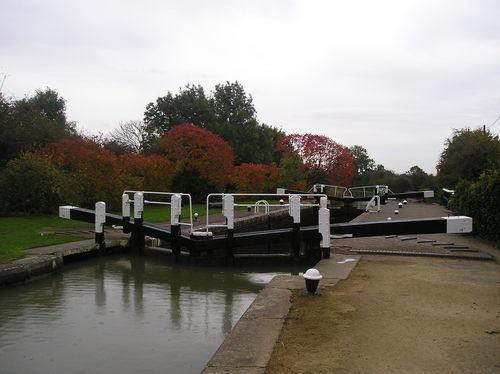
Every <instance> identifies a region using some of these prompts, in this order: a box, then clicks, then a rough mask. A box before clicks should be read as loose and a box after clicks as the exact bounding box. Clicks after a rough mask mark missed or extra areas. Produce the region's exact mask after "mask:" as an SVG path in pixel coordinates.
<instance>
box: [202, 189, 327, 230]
mask: <svg viewBox="0 0 500 374" xmlns="http://www.w3.org/2000/svg"><path fill="white" fill-rule="evenodd" d="M214 197H220V198H221V200H222V215H223V216H224V217H226V220H227V222H226V223H225V224H221V223H213V224H212V223H210V214H208V213H209V209H210V203H211V201H210V200H211V199H213V198H214ZM235 197H250V198H253V197H267V198H270V197H274V198H275V199H283V198H285V199H287V200H288V202H286V201H283V202H281V201H280V202H279V203H277V204H270V203H269V202H268V201H267V200H258V201H257V202H255V203H250V204H249V203H235V202H234V198H235ZM301 197H306V198H310V197H319V198H321V197H325V198H327V196H326V195H325V194H323V193H321V194H310V193H303V194H287V193H285V194H280V193H230V194H225V193H211V194H208V195H207V202H206V204H207V207H206V209H207V216H206V225H205V231H206V233H207V234H208V232H209V230H210V228H213V227H225V228H227V229H233V228H234V208H235V207H238V206H239V207H253V208H254V210H256V209H258V206H259V205H260V206H262V205H264V206H265V210H266V212H267V213H268V212H269V210H270V208H271V207H288V209H289V213H290V216H292V217H293V219H294V222H296V223H300V208H301V207H311V206H318V207H319V206H320V205H319V204H310V203H301V202H300V198H301ZM264 201H265V203H263V202H264ZM259 202H260V204H257V203H259Z"/></svg>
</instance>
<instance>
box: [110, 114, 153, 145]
mask: <svg viewBox="0 0 500 374" xmlns="http://www.w3.org/2000/svg"><path fill="white" fill-rule="evenodd" d="M146 139H147V132H146V129H145V126H144V123H143V122H142V121H128V122H122V123H120V125H119V126H118V128H117V129H115V130H114V131H112V132H111V134H110V135H109V137H108V140H107V142H106V143H108V144H110V145H115V149H119V148H117V147H116V146H120V147H121V149H123V150H128V151H129V152H127V153H143V152H144V150H145V146H146Z"/></svg>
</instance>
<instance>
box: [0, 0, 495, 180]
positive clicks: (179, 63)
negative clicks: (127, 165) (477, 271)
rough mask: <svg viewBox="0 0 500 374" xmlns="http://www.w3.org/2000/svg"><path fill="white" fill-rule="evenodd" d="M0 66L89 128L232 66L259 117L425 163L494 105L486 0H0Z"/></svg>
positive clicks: (378, 156)
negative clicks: (54, 94)
mask: <svg viewBox="0 0 500 374" xmlns="http://www.w3.org/2000/svg"><path fill="white" fill-rule="evenodd" d="M0 72H3V73H7V74H8V76H7V79H6V81H5V84H4V86H3V90H2V92H3V93H4V94H7V95H12V96H15V97H17V98H20V97H23V96H24V95H26V94H33V93H34V91H35V90H36V89H37V88H45V87H47V86H48V87H51V88H54V89H56V90H57V91H58V92H59V93H60V94H61V95H62V96H63V97H64V98H65V99H66V104H67V113H68V116H69V118H70V119H71V120H74V121H76V122H77V123H78V125H79V126H80V127H81V128H84V129H86V130H88V131H89V132H93V133H97V132H103V133H106V132H108V131H110V130H111V129H113V128H114V127H116V126H117V125H118V124H119V123H120V122H121V121H127V120H131V119H142V115H143V113H144V109H145V107H146V105H147V104H148V103H149V102H151V101H154V100H155V99H156V98H157V97H158V96H163V95H165V94H166V93H167V91H177V90H178V88H179V87H180V86H185V85H186V84H188V83H196V84H197V83H199V84H201V85H203V86H204V87H205V89H206V90H207V91H210V90H212V89H213V86H214V85H215V84H216V83H220V82H225V81H235V80H238V81H239V82H240V83H242V84H243V86H244V87H245V90H246V91H247V92H248V93H250V94H251V95H252V96H253V99H254V104H255V107H256V109H257V112H258V117H259V120H260V121H262V122H265V123H267V124H270V125H274V126H278V127H280V128H282V129H283V130H285V131H286V132H287V133H295V132H300V133H305V132H311V133H317V134H322V135H327V136H330V137H332V138H333V139H334V140H336V141H337V142H339V143H342V144H344V145H347V146H350V145H353V144H360V145H363V146H364V147H365V148H367V150H368V152H369V154H370V155H371V156H372V158H374V159H375V161H376V162H378V163H382V164H383V165H385V166H386V167H387V168H390V169H393V170H396V171H399V172H403V171H406V170H408V169H409V168H410V167H411V166H413V165H420V166H421V167H423V168H424V169H425V170H426V171H428V172H433V173H434V172H435V165H436V161H437V160H438V157H439V154H440V152H441V151H442V148H443V143H444V141H445V139H446V138H447V137H448V136H449V135H450V134H451V131H452V129H453V128H461V127H464V126H473V127H475V126H479V125H483V124H486V125H488V124H490V123H491V122H493V121H494V120H495V118H496V117H497V116H498V114H500V1H495V0H492V1H478V0H470V1H457V0H452V1H437V0H432V1H403V0H397V1H345V0H344V1H307V0H306V1H271V0H264V1H251V0H244V1H234V0H228V1H216V0H210V1H208V0H207V1H186V0H184V1H166V0H158V1H154V0H143V1H139V0H136V1H131V0H120V1H105V0H85V1H56V0H40V1H27V0H1V2H0ZM499 122H500V121H499ZM491 129H492V130H494V131H495V132H496V133H498V129H500V125H499V124H498V123H497V125H495V126H493V127H492V128H491Z"/></svg>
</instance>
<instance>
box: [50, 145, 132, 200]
mask: <svg viewBox="0 0 500 374" xmlns="http://www.w3.org/2000/svg"><path fill="white" fill-rule="evenodd" d="M41 152H42V153H44V154H46V155H48V156H50V158H51V161H52V162H53V163H54V165H55V166H56V167H57V168H58V169H60V170H61V171H62V172H63V173H64V175H65V178H64V179H65V180H64V183H63V187H62V190H63V192H62V196H63V199H64V200H65V201H66V202H67V203H72V204H76V205H80V206H86V207H93V206H94V204H95V202H96V201H100V200H102V201H105V202H106V203H107V204H109V206H110V207H116V206H118V204H119V201H120V198H121V194H122V191H123V188H124V180H125V174H124V173H123V170H122V169H121V167H120V163H119V161H118V158H117V157H116V156H115V155H114V154H113V153H111V152H110V151H108V150H106V149H104V148H102V147H101V146H99V145H98V144H96V143H94V142H92V141H87V140H80V139H61V140H59V141H57V142H55V143H52V144H49V145H48V146H46V147H45V148H44V149H43V150H42V151H41Z"/></svg>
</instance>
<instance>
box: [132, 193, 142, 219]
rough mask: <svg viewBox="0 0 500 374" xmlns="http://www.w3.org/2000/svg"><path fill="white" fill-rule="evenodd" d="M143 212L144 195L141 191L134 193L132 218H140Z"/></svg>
mask: <svg viewBox="0 0 500 374" xmlns="http://www.w3.org/2000/svg"><path fill="white" fill-rule="evenodd" d="M143 212H144V195H143V193H142V192H136V193H135V194H134V218H138V219H140V218H142V213H143Z"/></svg>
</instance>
